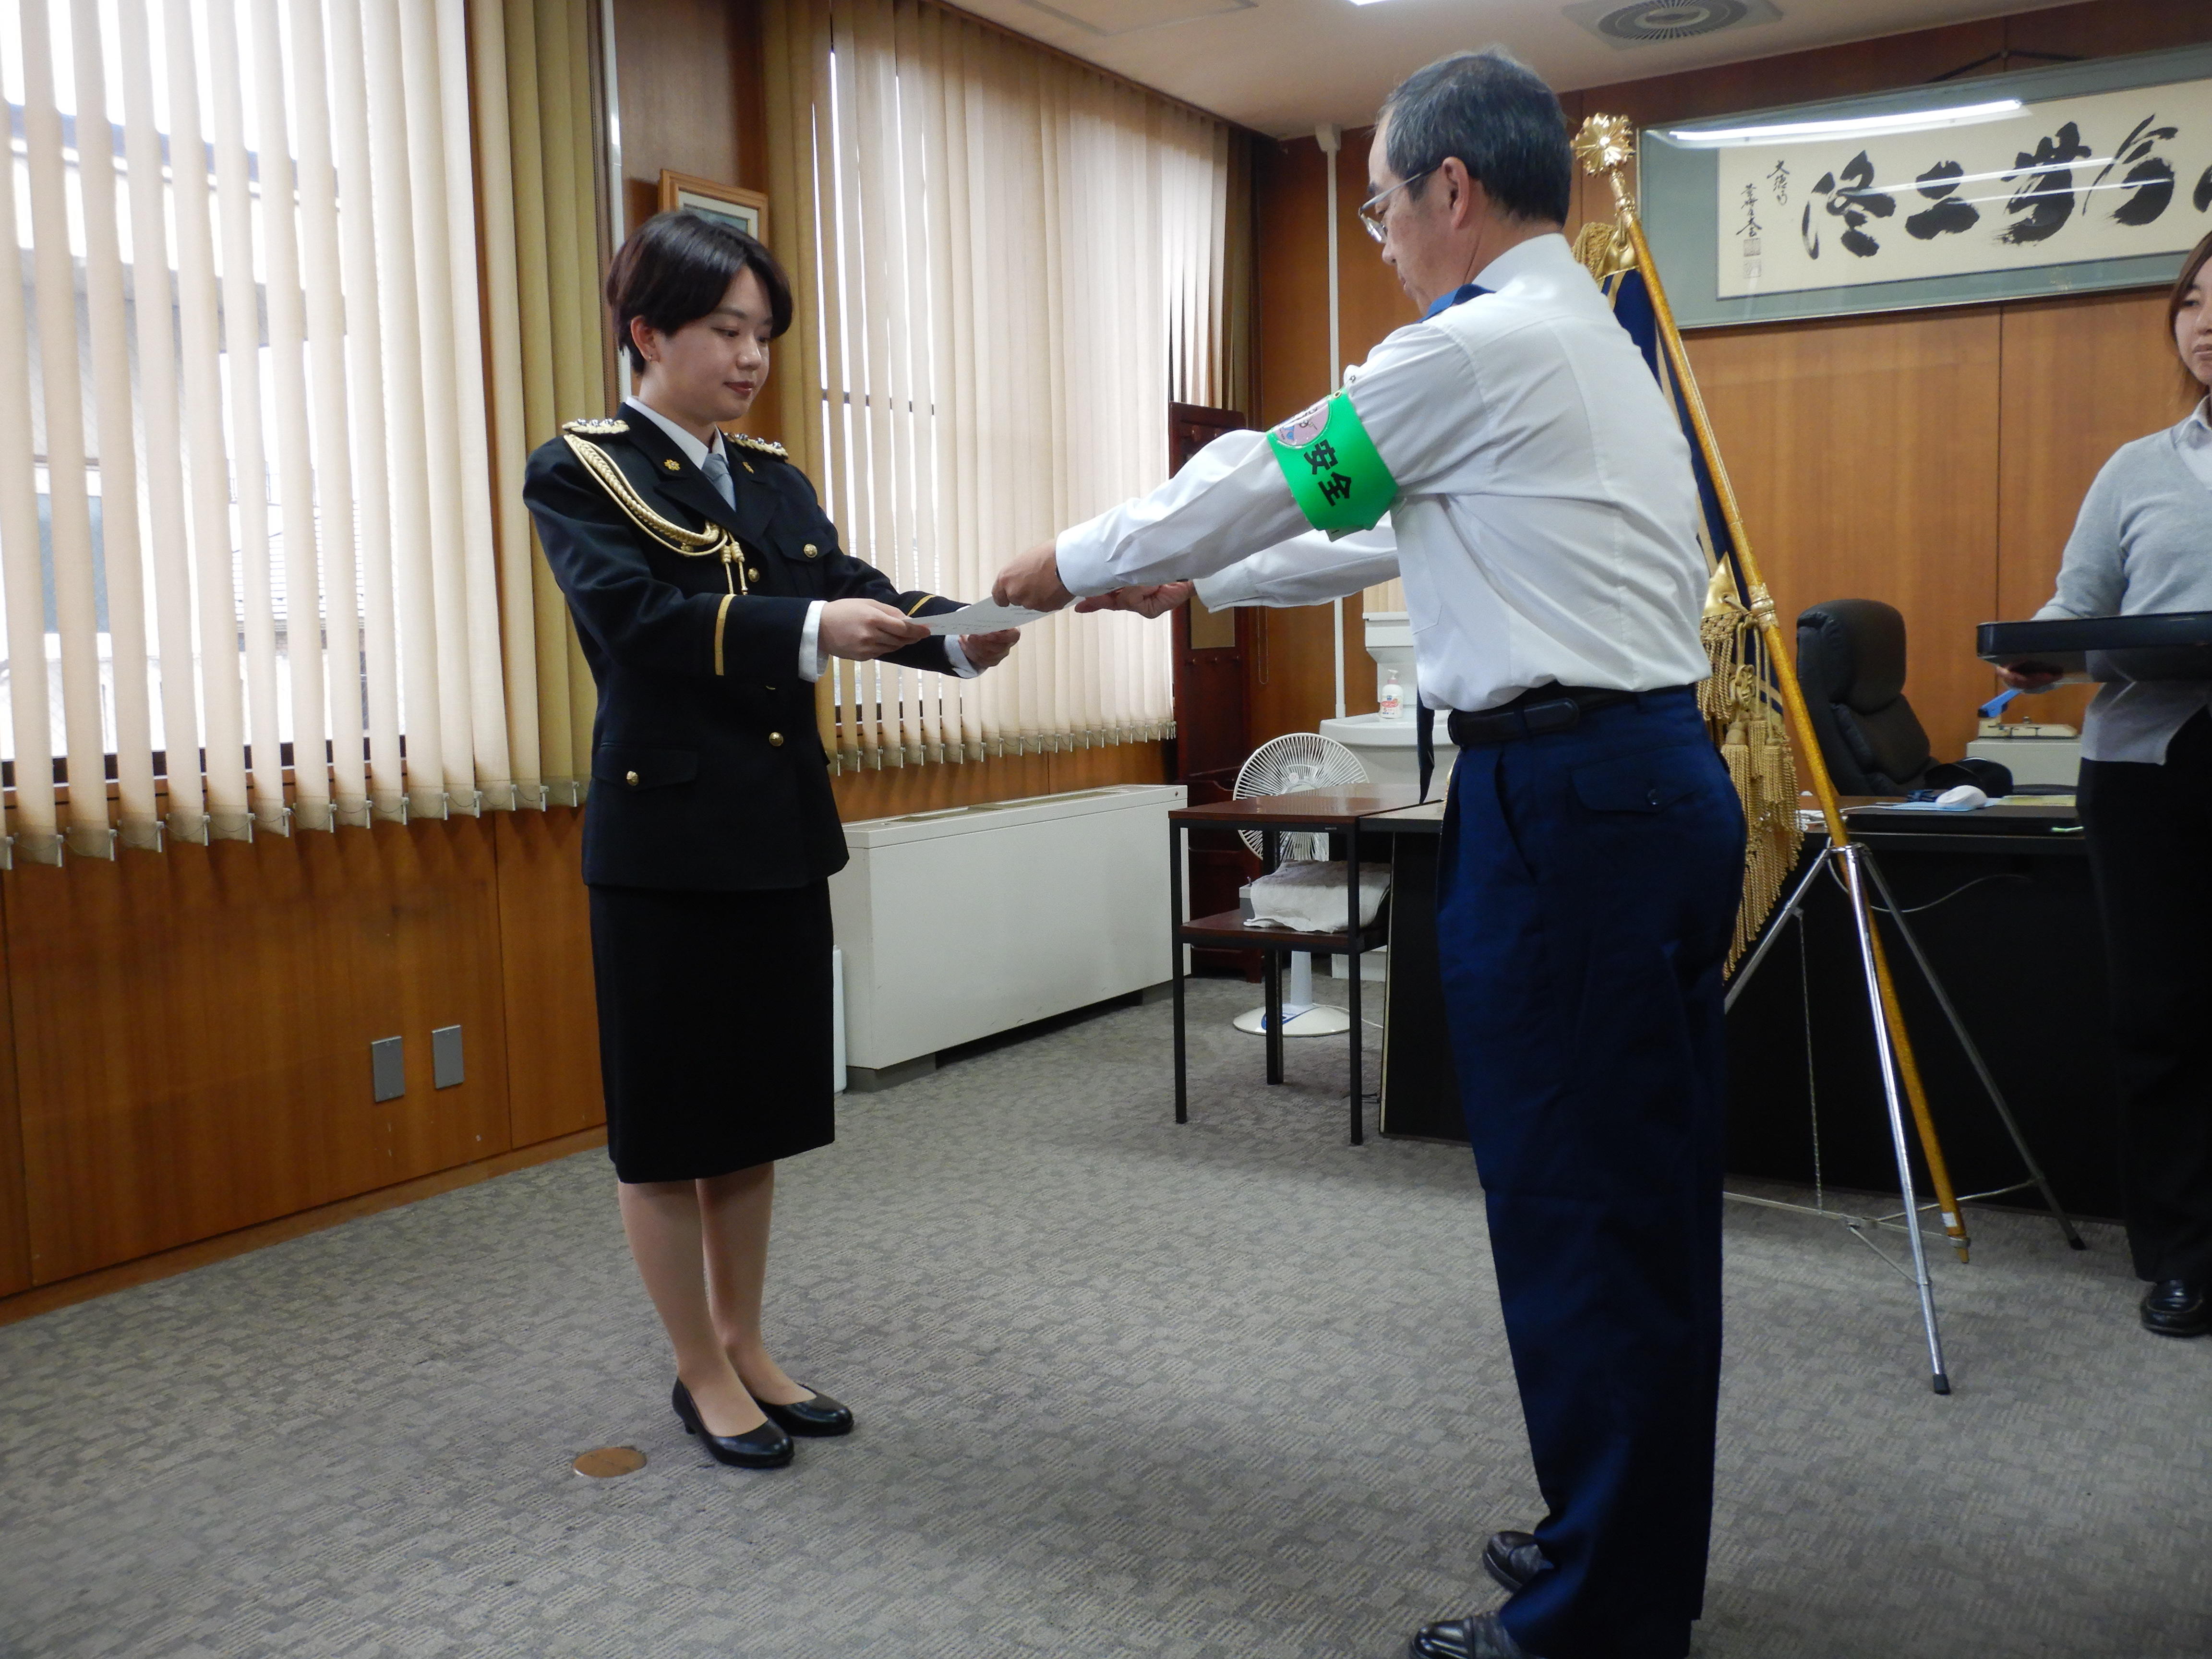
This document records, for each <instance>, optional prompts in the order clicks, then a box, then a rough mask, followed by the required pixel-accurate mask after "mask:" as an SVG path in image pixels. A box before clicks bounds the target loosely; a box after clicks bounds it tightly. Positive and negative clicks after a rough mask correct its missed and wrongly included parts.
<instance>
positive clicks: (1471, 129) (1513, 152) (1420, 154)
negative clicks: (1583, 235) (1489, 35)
mask: <svg viewBox="0 0 2212 1659" xmlns="http://www.w3.org/2000/svg"><path fill="white" fill-rule="evenodd" d="M1380 119H1382V120H1383V121H1386V122H1388V123H1389V133H1388V136H1387V137H1386V138H1385V140H1384V143H1383V153H1384V155H1387V156H1388V157H1389V161H1390V171H1391V172H1393V173H1396V174H1397V175H1398V176H1399V177H1400V178H1401V179H1418V180H1419V182H1418V183H1415V184H1413V185H1410V186H1408V188H1407V192H1406V193H1407V195H1409V196H1417V195H1419V193H1420V191H1421V189H1422V186H1423V185H1425V183H1426V182H1427V181H1426V180H1425V179H1423V178H1422V177H1421V175H1423V174H1425V173H1433V172H1434V171H1435V170H1436V169H1437V167H1441V166H1443V162H1444V160H1445V158H1446V157H1448V156H1453V155H1456V156H1457V157H1459V159H1460V161H1461V162H1462V164H1463V165H1464V166H1465V167H1466V168H1467V170H1468V173H1469V174H1470V175H1472V176H1473V177H1474V179H1475V180H1476V181H1477V182H1478V183H1480V185H1482V187H1483V188H1484V189H1485V190H1486V191H1489V192H1490V196H1491V199H1492V201H1494V202H1496V203H1497V204H1498V206H1500V207H1501V208H1504V210H1505V211H1506V212H1508V213H1510V214H1511V215H1512V216H1514V217H1515V218H1516V219H1538V220H1542V221H1545V222H1548V223H1551V224H1560V225H1563V224H1565V223H1566V222H1567V215H1568V213H1569V212H1570V211H1571V210H1572V204H1573V200H1574V189H1575V155H1574V147H1573V145H1572V143H1571V142H1570V141H1569V139H1568V137H1567V116H1566V112H1565V110H1563V109H1561V108H1560V107H1559V99H1558V97H1557V96H1555V95H1554V94H1553V91H1552V89H1551V88H1549V87H1547V86H1546V85H1545V84H1544V82H1543V79H1542V77H1541V76H1539V75H1538V74H1537V73H1536V72H1535V70H1532V69H1530V68H1529V67H1528V65H1527V64H1523V63H1522V62H1521V61H1520V60H1519V59H1518V58H1515V57H1514V56H1513V54H1512V53H1510V52H1507V51H1506V50H1505V49H1504V47H1502V46H1491V47H1488V48H1486V50H1484V51H1481V52H1454V53H1453V54H1452V55H1451V56H1450V57H1449V58H1437V61H1436V62H1435V63H1433V64H1429V65H1428V66H1427V67H1425V68H1424V69H1418V70H1414V71H1413V73H1412V74H1411V75H1409V76H1407V77H1406V78H1405V79H1404V80H1402V81H1401V82H1398V84H1397V85H1396V86H1395V87H1394V88H1391V91H1390V95H1389V97H1388V98H1385V99H1384V100H1383V112H1382V115H1381V117H1380Z"/></svg>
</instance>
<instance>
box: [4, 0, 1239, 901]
mask: <svg viewBox="0 0 2212 1659" xmlns="http://www.w3.org/2000/svg"><path fill="white" fill-rule="evenodd" d="M593 13H594V9H593V8H592V6H591V5H590V3H589V0H477V3H464V0H0V89H3V90H4V94H5V99H6V102H7V104H8V106H9V140H10V143H9V171H10V181H9V182H10V185H11V187H10V188H9V189H6V190H0V237H4V238H5V239H6V241H7V243H8V245H10V246H14V247H15V248H16V249H17V251H18V266H19V269H18V275H17V276H16V278H15V279H14V280H0V653H4V656H0V697H4V702H5V707H4V708H0V762H4V764H5V773H6V781H7V784H8V786H9V798H10V802H11V806H12V812H11V828H12V830H13V835H12V837H11V839H10V841H9V843H8V845H9V846H10V847H12V849H13V856H15V857H17V858H21V859H23V860H27V861H32V862H48V863H51V862H58V861H59V860H60V859H61V857H62V855H63V852H64V848H68V849H70V850H74V851H76V852H77V853H79V854H84V855H90V856H95V857H106V856H112V855H113V854H114V853H115V850H116V848H118V846H125V847H143V848H155V847H159V846H160V845H161V844H162V840H163V837H164V836H165V835H166V836H170V837H174V838H176V839H179V840H185V841H190V842H208V841H210V840H220V839H246V838H250V837H251V836H252V835H253V834H255V833H256V831H257V830H259V831H262V832H270V831H275V832H278V833H289V832H290V831H291V830H292V829H295V828H311V829H337V828H339V827H340V826H343V825H364V824H368V823H371V822H373V821H374V820H375V819H377V818H386V819H404V818H405V817H408V816H410V814H414V815H423V814H428V815H431V816H444V815H446V814H448V813H453V812H465V813H466V812H479V811H483V810H485V809H487V808H506V807H512V806H520V805H531V806H536V805H546V804H549V803H551V802H559V803H562V804H574V803H579V802H580V800H581V799H582V792H583V789H584V787H585V783H584V781H585V780H586V779H587V778H588V776H589V772H590V767H589V748H590V739H591V722H592V707H593V702H594V690H593V687H592V681H591V677H590V673H589V671H588V670H587V668H586V665H585V664H584V661H583V659H582V655H581V653H580V648H579V647H578V644H577V641H576V636H575V631H574V626H573V624H572V623H571V622H570V620H569V617H568V611H567V607H566V606H565V605H564V604H563V603H562V599H561V596H560V593H559V591H558V589H557V588H556V586H554V584H553V581H552V579H551V575H550V571H549V570H548V569H547V568H546V567H545V564H544V559H543V557H542V556H539V555H538V553H537V551H536V550H535V548H534V545H533V542H532V531H531V528H530V525H529V520H528V515H527V513H526V512H525V511H524V509H523V507H522V503H521V495H520V491H521V481H522V472H523V467H524V463H525V459H526V456H527V454H528V453H529V451H530V449H531V448H532V447H533V446H534V445H536V444H538V443H540V442H543V441H545V440H546V439H548V438H550V437H551V436H552V435H553V434H554V432H555V431H556V428H557V427H558V425H559V423H560V422H562V421H564V420H568V419H572V418H574V417H576V416H585V415H592V414H599V413H603V412H604V411H605V408H606V405H607V398H608V392H609V386H610V378H609V364H610V362H611V359H610V356H609V354H608V349H607V343H606V340H605V325H604V318H603V315H602V308H601V307H600V304H599V297H598V291H597V290H598V285H599V270H600V269H601V267H602V264H603V261H604V259H605V255H606V253H607V252H608V251H609V250H608V247H607V245H606V240H605V235H604V234H603V218H602V216H601V214H600V212H599V204H600V203H601V202H602V201H603V200H604V198H605V197H604V193H605V191H606V189H607V183H608V181H607V180H606V179H605V176H604V173H603V165H602V157H601V152H600V147H599V143H598V139H597V134H598V132H599V114H598V112H597V109H596V104H597V88H599V86H600V85H601V84H602V82H601V79H600V69H601V64H600V63H599V57H598V45H597V42H596V40H595V36H594V30H593V24H592V18H593ZM769 22H770V28H769V35H770V61H769V64H768V66H767V68H768V73H767V76H766V80H767V83H768V86H769V92H770V100H771V105H772V108H771V110H770V112H769V113H770V125H771V128H772V133H773V137H774V143H773V146H772V147H773V149H774V151H775V154H774V156H773V158H772V159H773V163H774V167H775V189H776V191H777V200H778V201H779V203H780V204H786V205H785V206H784V207H783V208H782V210H781V211H780V212H779V215H778V220H777V222H779V223H780V224H781V225H784V226H787V227H793V229H792V230H790V231H789V232H787V234H786V236H785V237H782V238H780V239H779V240H780V252H782V253H783V255H784V256H785V258H787V261H788V262H789V263H790V264H791V265H792V267H793V274H794V276H795V277H796V279H797V280H798V282H799V288H800V291H801V295H802V301H801V305H800V313H799V315H800V322H799V328H798V329H797V330H795V331H794V332H793V336H792V337H790V338H789V339H788V340H787V342H786V343H784V346H783V349H782V350H781V354H780V356H779V363H778V369H779V373H778V377H777V384H778V386H779V390H780V395H781V397H782V398H783V400H784V401H783V404H782V410H783V416H784V420H783V426H784V430H785V432H786V434H787V435H788V437H789V438H790V439H791V440H793V448H794V450H795V451H796V452H797V453H798V456H799V459H801V460H802V462H803V463H805V464H806V465H808V466H809V468H810V471H812V473H813V474H814V476H815V477H816V478H817V482H818V483H820V484H821V486H822V488H823V493H824V495H825V498H826V499H827V501H828V503H829V507H830V508H831V511H832V512H833V513H835V514H836V517H837V519H838V521H839V523H840V525H841V527H842V529H843V530H844V532H845V533H846V535H847V537H848V540H849V541H850V543H851V544H852V545H853V547H854V550H856V551H857V552H859V553H860V554H861V555H862V556H865V557H867V558H869V559H871V560H872V562H876V563H878V564H879V565H881V566H882V567H883V568H885V569H886V570H889V571H890V572H891V573H892V574H894V575H895V576H896V578H897V579H898V580H900V582H901V583H902V585H905V586H921V587H929V588H933V589H935V590H938V591H941V592H951V593H956V594H958V595H960V596H961V597H963V598H965V597H974V596H978V595H980V594H981V592H983V591H984V589H985V588H987V586H988V584H989V580H990V577H991V575H992V574H994V572H995V571H996V569H997V568H998V567H999V565H1000V563H1001V562H1004V560H1005V559H1006V557H1007V556H1010V555H1011V554H1012V553H1014V552H1017V551H1018V550H1020V549H1021V548H1023V547H1024V546H1026V545H1028V544H1031V543H1034V542H1035V541H1036V540H1038V539H1039V538H1042V537H1044V536H1046V535H1048V534H1049V533H1050V532H1052V531H1053V530H1054V528H1056V527H1058V526H1060V525H1063V524H1066V523H1070V522H1073V521H1075V520H1079V519H1082V518H1084V517H1086V516H1088V515H1089V514H1091V513H1095V512H1097V511H1098V510H1100V509H1101V508H1103V507H1106V506H1108V505H1110V504H1111V503H1112V502H1113V501H1116V500H1118V499H1120V498H1121V497H1122V496H1124V495H1128V494H1131V493H1133V492H1135V491H1138V490H1141V489H1146V488H1148V487H1149V486H1150V485H1152V483H1156V482H1158V479H1159V477H1161V476H1162V475H1163V473H1164V470H1165V461H1166V453H1165V451H1166V441H1165V418H1164V417H1165V405H1166V404H1167V402H1168V401H1169V400H1170V398H1180V399H1183V400H1187V401H1190V402H1197V403H1205V402H1211V401H1220V400H1221V399H1222V397H1223V395H1224V393H1223V389H1224V387H1225V386H1235V385H1239V384H1242V380H1243V377H1244V376H1245V375H1246V374H1248V372H1249V364H1248V363H1247V362H1246V359H1245V357H1244V355H1243V339H1242V333H1241V331H1240V330H1239V329H1237V328H1236V327H1234V326H1225V315H1230V314H1233V313H1234V312H1235V309H1236V306H1237V301H1236V295H1237V294H1238V293H1239V292H1241V291H1242V289H1243V288H1245V287H1249V269H1246V268H1244V267H1243V265H1242V264H1241V262H1240V257H1239V256H1240V255H1241V254H1242V252H1243V242H1242V240H1238V239H1234V238H1229V237H1227V236H1226V234H1225V233H1226V229H1227V224H1226V220H1227V218H1228V217H1229V216H1231V214H1233V212H1234V211H1235V208H1234V205H1233V204H1231V207H1230V208H1228V209H1227V210H1225V200H1226V199H1227V198H1228V197H1233V196H1235V195H1236V193H1237V191H1239V190H1240V188H1242V187H1243V184H1242V180H1241V179H1240V177H1239V174H1238V172H1237V169H1236V168H1235V167H1233V166H1232V165H1231V161H1233V159H1234V158H1233V157H1232V155H1231V149H1232V147H1231V144H1230V142H1229V134H1228V131H1227V130H1226V129H1225V127H1224V126H1223V125H1221V124H1220V123H1218V122H1215V121H1212V120H1210V119H1208V118H1205V117H1202V116H1199V115H1196V114H1194V113H1193V112H1188V111H1186V110H1183V109H1182V108H1181V107H1180V106H1174V105H1171V104H1170V103H1168V102H1167V101H1166V100H1161V99H1158V98H1156V97H1152V96H1151V95H1149V94H1144V93H1142V92H1140V91H1138V90H1136V89H1133V88H1128V87H1127V86H1124V85H1122V84H1121V83H1119V82H1114V81H1112V80H1110V79H1109V78H1107V77H1105V76H1099V75H1097V74H1093V73H1090V72H1086V71H1085V70H1082V69H1081V68H1080V67H1079V66H1076V65H1073V64H1069V63H1066V62H1065V61H1063V60H1060V59H1059V58H1054V57H1053V56H1052V55H1051V54H1049V53H1047V52H1042V51H1039V50H1037V49H1036V48H1033V47H1030V46H1026V45H1024V43H1021V42H1018V41H1016V40H1012V39H1010V38H1008V37H1006V36H1005V35H1003V34H1001V33H998V32H997V31H995V30H992V29H989V28H987V27H982V26H981V25H978V24H975V23H974V22H972V21H969V20H964V19H963V18H961V17H959V16H958V15H955V14H951V13H948V12H945V11H941V10H939V9H935V8H933V7H931V6H927V5H917V4H915V3H912V0H907V3H898V4H893V3H887V0H858V3H846V0H837V3H836V4H835V5H833V4H831V3H829V0H782V3H780V4H778V5H776V6H774V7H772V8H771V10H770V15H769ZM1225 295H1227V296H1228V299H1227V301H1226V304H1227V307H1228V310H1227V311H1226V312H1225ZM1167 642H1168V630H1167V629H1164V628H1157V627H1156V628H1147V627H1146V626H1145V625H1144V624H1143V623H1141V622H1139V621H1138V619H1136V618H1133V617H1120V616H1116V617H1097V618H1075V617H1060V618H1055V619H1054V621H1053V622H1051V623H1048V624H1046V625H1044V626H1042V627H1041V628H1037V629H1031V630H1030V632H1029V635H1028V637H1027V638H1026V639H1025V640H1024V644H1023V646H1022V647H1021V649H1020V650H1019V651H1018V652H1017V653H1016V654H1015V657H1014V659H1013V661H1012V665H1010V666H1009V668H1008V669H1006V670H1001V671H996V672H994V674H992V675H990V676H987V677H986V678H983V679H981V680H980V681H977V682H973V683H963V682H958V681H955V680H953V679H951V678H944V677H939V676H934V675H920V674H915V673H913V672H910V671H903V670H900V669H896V668H884V667H878V666H875V665H867V666H865V667H862V668H861V669H860V670H859V671H854V668H853V666H852V665H840V669H841V672H840V673H839V674H838V675H836V676H833V677H831V678H829V680H828V682H827V683H825V685H824V687H823V705H824V708H825V714H826V719H827V724H828V726H829V736H830V738H831V740H832V745H833V753H836V755H837V756H838V757H839V758H840V759H841V761H842V762H843V763H847V764H860V763H873V764H884V763H892V764H903V763H909V762H923V761H930V760H939V759H965V758H975V757H983V756H986V755H993V754H1003V753H1009V752H1017V751H1019V750H1024V749H1041V748H1050V747H1063V746H1067V745H1070V744H1089V743H1098V742H1113V741H1122V740H1127V739H1130V738H1148V737H1152V736H1157V735H1161V734H1163V733H1164V732H1165V731H1166V730H1167V722H1168V719H1169V712H1170V703H1169V695H1168V693H1169V671H1168V649H1167Z"/></svg>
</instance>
